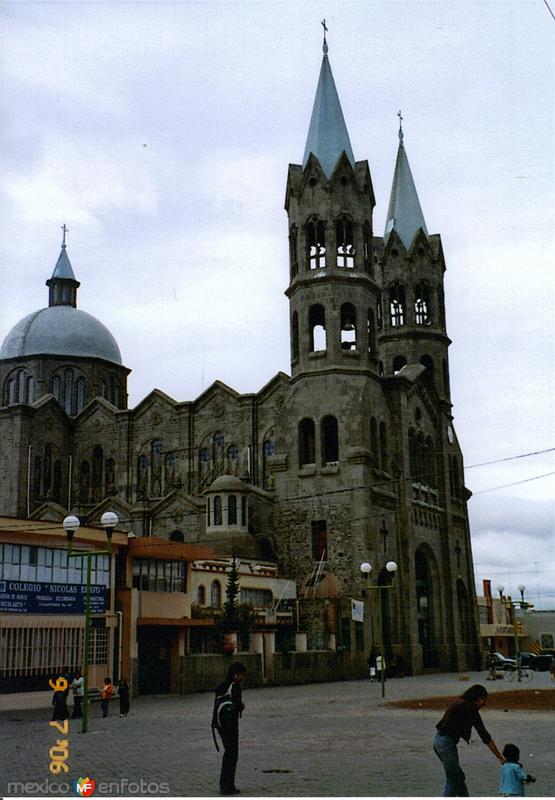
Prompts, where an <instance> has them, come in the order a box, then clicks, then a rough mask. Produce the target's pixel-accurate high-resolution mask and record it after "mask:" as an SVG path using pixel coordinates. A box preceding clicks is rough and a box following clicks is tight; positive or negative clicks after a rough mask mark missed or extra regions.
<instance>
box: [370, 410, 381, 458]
mask: <svg viewBox="0 0 555 800" xmlns="http://www.w3.org/2000/svg"><path fill="white" fill-rule="evenodd" d="M370 451H371V453H372V464H373V466H374V467H376V468H378V467H379V464H380V444H379V441H378V423H377V422H376V419H375V418H374V417H371V419H370Z"/></svg>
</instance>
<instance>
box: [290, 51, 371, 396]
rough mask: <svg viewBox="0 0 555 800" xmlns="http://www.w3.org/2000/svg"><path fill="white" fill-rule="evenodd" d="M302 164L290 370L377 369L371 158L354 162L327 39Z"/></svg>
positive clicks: (294, 225)
mask: <svg viewBox="0 0 555 800" xmlns="http://www.w3.org/2000/svg"><path fill="white" fill-rule="evenodd" d="M323 53H324V55H323V59H322V67H321V70H320V77H319V80H318V87H317V89H316V97H315V100H314V107H313V110H312V118H311V121H310V128H309V132H308V137H307V141H306V147H305V152H304V158H303V163H302V165H297V164H290V165H289V173H288V178H287V191H286V199H285V209H286V211H287V214H288V219H289V253H290V282H289V287H288V289H287V291H286V294H287V296H288V298H289V301H290V325H291V374H292V379H293V381H296V380H298V379H299V378H300V377H301V376H304V375H307V374H313V373H322V372H329V371H330V370H333V371H334V372H337V371H340V372H341V371H346V372H351V373H352V372H353V371H354V372H368V371H373V372H377V365H378V353H377V314H378V309H377V304H378V298H379V288H378V284H377V282H376V278H377V276H376V275H375V273H374V259H373V253H372V211H373V208H374V205H375V200H374V191H373V188H372V179H371V177H370V170H369V168H368V162H367V161H355V158H354V155H353V150H352V147H351V142H350V140H349V134H348V131H347V127H346V125H345V120H344V118H343V112H342V110H341V105H340V102H339V97H338V95H337V90H336V88H335V82H334V79H333V75H332V71H331V66H330V62H329V58H328V45H327V43H326V39H325V37H324V46H323Z"/></svg>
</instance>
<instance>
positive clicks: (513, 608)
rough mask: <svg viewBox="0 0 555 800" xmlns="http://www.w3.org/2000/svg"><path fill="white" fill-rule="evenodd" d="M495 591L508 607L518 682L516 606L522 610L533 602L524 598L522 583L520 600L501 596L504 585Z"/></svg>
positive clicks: (518, 657) (519, 679)
mask: <svg viewBox="0 0 555 800" xmlns="http://www.w3.org/2000/svg"><path fill="white" fill-rule="evenodd" d="M497 591H498V592H499V600H500V602H501V604H502V605H504V606H505V608H508V609H510V611H509V615H510V620H511V624H512V626H513V637H514V642H515V661H516V673H517V678H518V681H519V683H520V681H521V680H522V678H521V675H522V672H521V668H520V642H519V640H518V630H517V620H516V608H522V609H524V611H526V609H527V608H533V607H534V604H533V603H528V602H527V601H526V600H525V599H524V592H525V591H526V586H523V585H522V584H520V585H519V587H518V591H519V592H520V600H511V598H510V597H503V592H504V591H505V587H504V586H498V587H497Z"/></svg>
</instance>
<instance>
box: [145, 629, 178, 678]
mask: <svg viewBox="0 0 555 800" xmlns="http://www.w3.org/2000/svg"><path fill="white" fill-rule="evenodd" d="M173 634H174V632H173V630H172V629H171V628H165V627H163V626H159V625H141V626H140V627H139V628H138V629H137V640H138V641H137V643H138V655H139V694H165V693H167V692H169V691H170V685H171V650H172V639H173Z"/></svg>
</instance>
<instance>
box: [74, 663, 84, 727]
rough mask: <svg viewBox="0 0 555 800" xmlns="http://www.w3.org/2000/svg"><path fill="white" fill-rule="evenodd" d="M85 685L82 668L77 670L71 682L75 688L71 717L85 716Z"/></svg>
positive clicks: (79, 717) (80, 717)
mask: <svg viewBox="0 0 555 800" xmlns="http://www.w3.org/2000/svg"><path fill="white" fill-rule="evenodd" d="M84 687H85V679H84V678H83V676H82V675H81V671H80V670H75V675H74V677H73V680H72V682H71V688H72V690H73V712H72V714H71V719H82V718H83V708H82V703H83V693H84Z"/></svg>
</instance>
